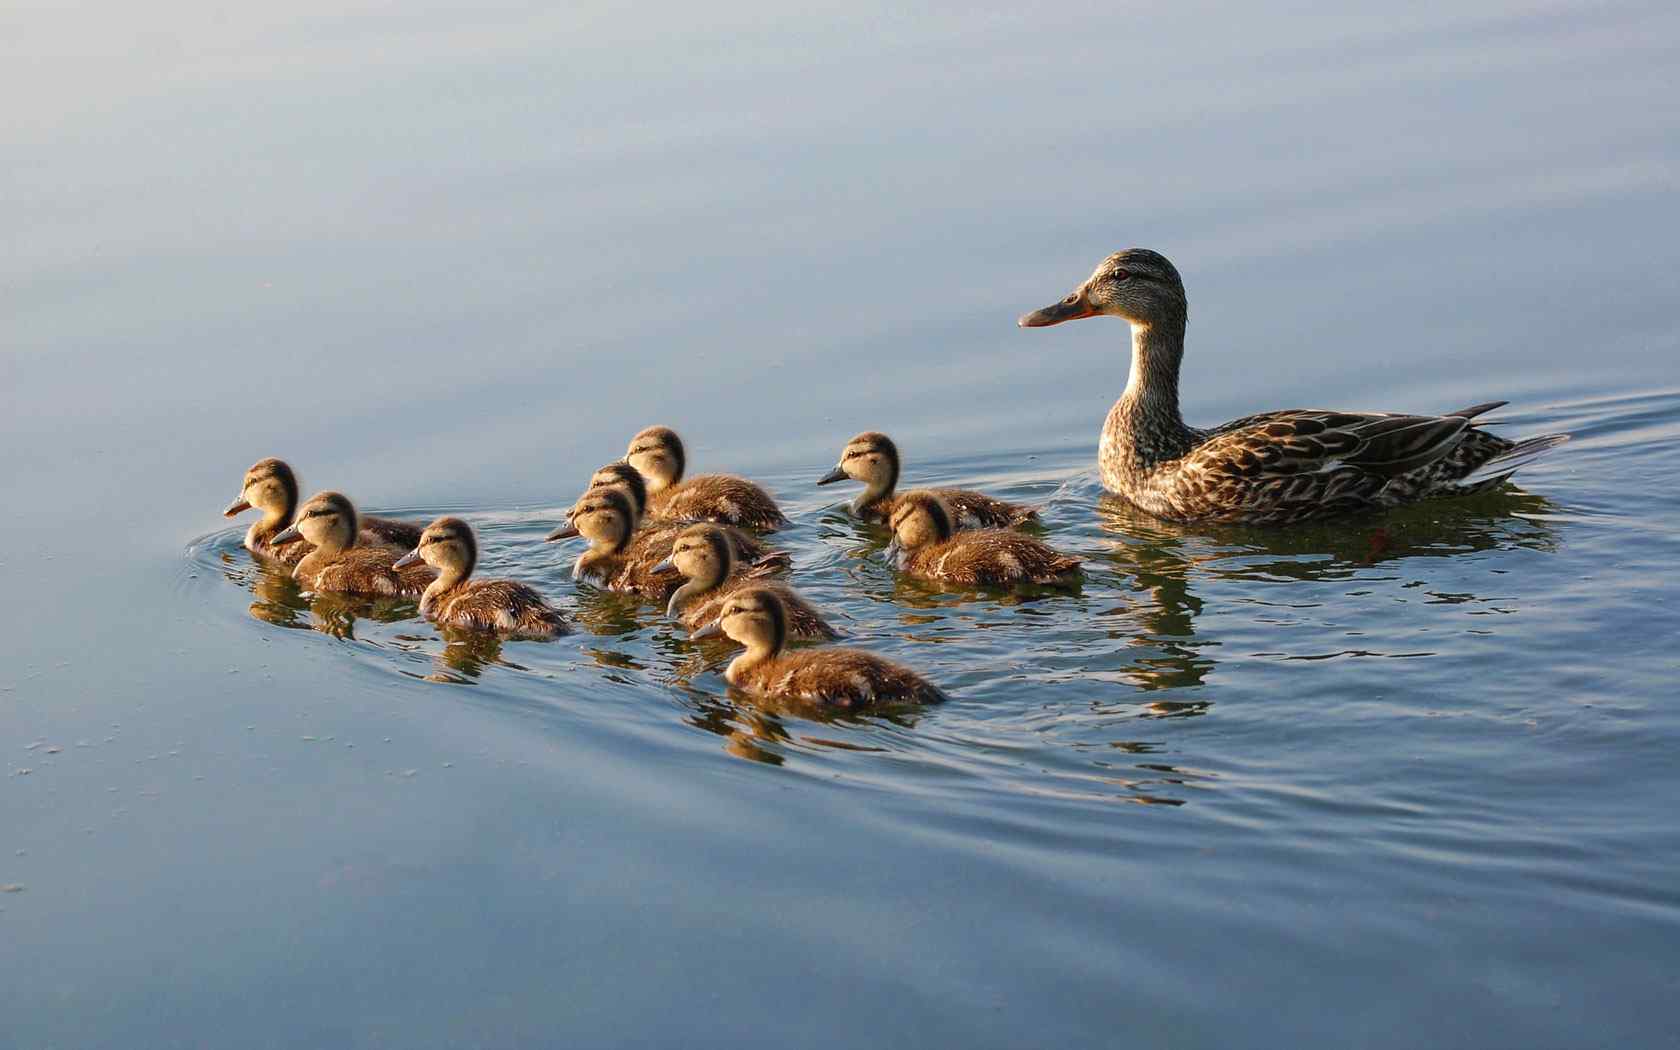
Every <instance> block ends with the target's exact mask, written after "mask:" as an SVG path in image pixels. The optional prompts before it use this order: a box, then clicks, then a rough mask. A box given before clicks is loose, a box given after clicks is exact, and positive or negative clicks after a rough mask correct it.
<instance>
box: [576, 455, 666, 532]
mask: <svg viewBox="0 0 1680 1050" xmlns="http://www.w3.org/2000/svg"><path fill="white" fill-rule="evenodd" d="M681 447H682V446H681V445H678V448H681ZM614 486H616V487H619V488H622V489H624V491H625V492H626V493H627V494H629V496H630V507H631V509H632V510H633V511H635V514H636V521H637V523H638V524H639V523H640V522H641V520H642V515H644V514H646V513H647V501H648V486H647V480H646V479H644V478H643V477H642V472H641V471H639V470H637V469H636V468H635V467H632V466H631V465H630V464H629V463H626V462H625V461H624V460H622V459H615V460H613V461H612V462H611V463H608V464H607V465H606V466H604V467H602V468H601V469H600V470H597V471H596V472H595V473H594V475H592V476H591V477H590V479H589V487H590V488H592V489H593V488H601V487H614Z"/></svg>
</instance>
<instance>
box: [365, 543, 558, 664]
mask: <svg viewBox="0 0 1680 1050" xmlns="http://www.w3.org/2000/svg"><path fill="white" fill-rule="evenodd" d="M422 561H423V562H425V563H426V564H427V565H430V566H431V567H432V568H433V569H436V570H437V574H438V577H437V579H436V580H433V581H432V584H431V586H429V587H427V588H426V592H425V593H424V594H423V595H421V596H420V615H422V616H424V617H426V618H427V619H428V620H431V621H433V622H435V623H440V624H446V625H448V626H451V627H465V628H467V629H469V630H474V631H493V632H495V633H496V634H500V635H503V636H506V637H512V638H552V637H554V636H555V635H557V634H565V633H566V630H567V628H566V621H565V619H564V618H562V617H561V615H560V611H559V610H558V609H555V608H554V607H553V606H551V605H549V604H548V603H547V602H546V601H544V600H543V596H542V595H541V594H538V593H537V592H536V590H535V589H534V588H531V587H527V586H526V585H525V584H523V583H520V582H518V581H517V580H472V579H468V577H469V576H471V575H472V571H473V567H474V566H475V565H477V564H478V539H477V538H476V537H475V536H474V535H473V530H472V526H470V525H468V524H467V523H466V522H464V521H462V520H461V519H460V518H449V517H444V518H439V519H437V520H436V521H434V522H432V523H431V524H430V525H428V526H426V531H425V532H424V533H422V534H421V536H420V542H419V544H418V545H416V546H415V548H414V549H413V550H411V551H409V552H408V553H407V554H405V555H403V556H402V557H401V558H399V559H398V560H397V562H396V564H395V565H393V566H391V568H393V569H404V568H406V567H408V566H410V565H414V564H416V563H418V562H422Z"/></svg>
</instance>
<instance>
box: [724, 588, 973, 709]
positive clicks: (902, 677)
mask: <svg viewBox="0 0 1680 1050" xmlns="http://www.w3.org/2000/svg"><path fill="white" fill-rule="evenodd" d="M719 635H728V636H729V637H730V638H733V639H734V640H735V641H737V642H740V643H741V644H742V645H744V646H746V647H747V651H746V652H745V653H742V654H741V655H740V656H737V657H736V658H735V660H734V661H733V662H732V663H730V665H729V669H728V670H727V671H725V672H724V677H725V678H726V679H728V680H729V684H730V685H733V686H736V687H738V688H740V689H744V690H746V691H747V692H749V693H757V694H759V695H761V696H765V697H770V698H774V699H793V700H804V701H807V702H814V703H818V704H822V705H824V706H827V707H835V708H840V709H842V710H855V709H858V708H863V707H873V706H890V705H897V704H936V703H939V702H940V701H942V700H944V699H946V697H945V694H944V693H942V692H940V691H939V687H938V686H935V685H933V684H932V683H931V682H929V681H927V679H925V678H923V677H922V676H921V675H919V674H917V673H916V672H914V671H912V670H910V669H909V668H908V667H905V666H903V665H902V664H896V663H893V662H892V661H891V660H884V659H882V658H881V657H879V656H876V655H875V654H874V653H866V652H864V651H862V650H860V649H839V648H819V649H805V650H801V651H799V652H791V653H790V652H787V651H786V647H787V641H788V610H787V606H786V605H785V604H783V602H782V599H781V598H780V597H778V596H777V595H776V593H775V592H774V591H772V590H769V589H768V588H765V587H750V588H747V589H745V590H743V591H741V592H740V593H737V594H734V595H731V596H730V597H729V600H728V601H726V602H725V603H724V605H723V609H722V610H721V615H720V616H719V618H718V619H717V620H715V621H713V622H712V623H711V624H710V625H708V626H706V627H703V628H701V629H700V630H698V631H696V632H695V633H694V637H695V638H715V637H717V636H719Z"/></svg>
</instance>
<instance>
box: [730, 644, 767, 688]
mask: <svg viewBox="0 0 1680 1050" xmlns="http://www.w3.org/2000/svg"><path fill="white" fill-rule="evenodd" d="M778 651H779V650H778V647H777V646H776V645H775V643H774V642H772V641H771V640H770V639H768V638H760V639H755V640H754V641H753V642H752V644H750V645H748V646H747V651H746V652H744V653H742V654H741V655H740V656H737V657H736V658H735V659H734V660H732V661H730V663H729V670H727V671H725V672H724V674H723V676H724V677H725V678H727V679H729V681H730V682H731V683H736V682H739V681H740V677H741V675H743V674H746V673H747V672H748V671H751V670H752V669H753V668H755V667H757V666H758V665H759V664H761V663H764V662H765V661H767V660H774V659H775V658H776V655H777V653H778Z"/></svg>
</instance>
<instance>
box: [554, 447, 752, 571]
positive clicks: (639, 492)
mask: <svg viewBox="0 0 1680 1050" xmlns="http://www.w3.org/2000/svg"><path fill="white" fill-rule="evenodd" d="M598 488H618V489H622V490H623V491H624V494H625V495H626V496H627V497H629V499H630V510H631V519H632V520H633V522H634V525H633V526H632V531H635V530H638V529H647V530H648V531H650V532H653V531H657V530H659V529H669V528H677V529H680V528H682V526H684V525H686V524H688V522H686V521H678V520H675V519H670V518H663V517H661V518H651V519H650V518H649V517H648V515H647V508H648V490H647V482H646V480H644V479H643V478H642V474H641V472H640V471H638V470H637V469H636V468H635V467H632V466H631V465H630V464H628V463H626V462H625V461H624V460H622V459H618V460H614V461H613V462H611V463H608V464H607V465H606V466H604V467H602V468H601V469H599V470H597V471H596V472H595V473H594V475H593V476H591V477H590V479H589V488H587V489H585V490H584V494H583V495H582V496H579V497H578V498H577V501H576V502H575V503H573V504H572V508H571V509H570V510H568V511H567V512H566V521H567V522H570V521H571V520H572V519H573V518H574V517H575V516H576V515H577V509H578V507H580V506H582V505H583V501H584V500H585V499H587V498H588V497H589V495H590V493H592V492H594V491H595V490H596V489H598ZM721 528H722V529H723V531H724V535H725V536H728V537H729V540H730V542H731V543H733V544H734V545H735V557H736V559H737V560H739V561H745V562H756V561H758V560H759V559H760V558H763V557H765V556H766V554H765V547H764V544H763V543H762V542H761V541H760V540H759V539H758V537H756V536H754V535H753V534H752V533H750V532H746V531H744V530H742V529H738V528H736V527H734V526H732V525H724V526H721ZM560 533H561V534H556V535H554V536H551V537H549V538H550V539H564V538H566V536H568V535H569V536H575V535H577V532H576V531H575V530H573V531H571V532H569V533H567V532H566V531H565V529H564V528H562V529H561V530H560Z"/></svg>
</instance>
